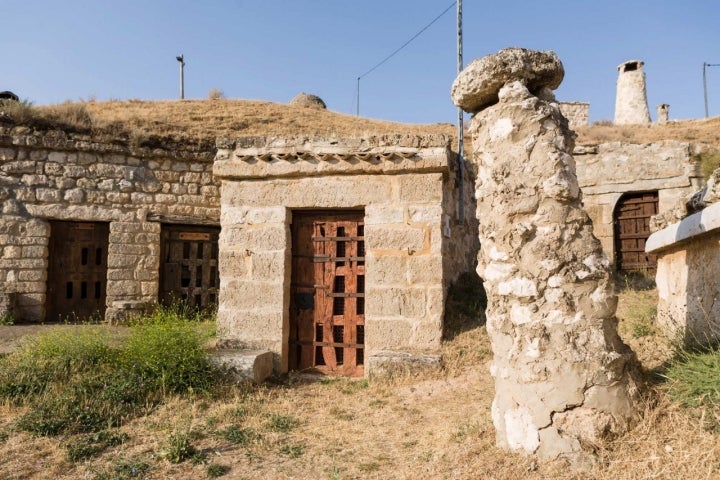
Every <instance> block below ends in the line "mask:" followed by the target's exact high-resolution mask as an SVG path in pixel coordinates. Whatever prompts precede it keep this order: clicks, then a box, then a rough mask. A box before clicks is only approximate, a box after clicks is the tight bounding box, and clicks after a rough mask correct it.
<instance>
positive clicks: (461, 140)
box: [457, 0, 465, 223]
mask: <svg viewBox="0 0 720 480" xmlns="http://www.w3.org/2000/svg"><path fill="white" fill-rule="evenodd" d="M457 55H458V58H457V73H458V75H459V74H460V72H462V69H463V41H462V0H457ZM463 130H464V128H463V111H462V108H460V107H458V163H457V166H458V221H459V222H461V223H462V222H464V221H465V201H464V199H463V196H464V194H465V191H464V190H465V188H464V183H463V167H464V164H465V161H464V160H463V155H464V150H465V149H464V145H463V143H464V132H463Z"/></svg>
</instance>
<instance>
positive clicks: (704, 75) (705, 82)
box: [703, 62, 708, 118]
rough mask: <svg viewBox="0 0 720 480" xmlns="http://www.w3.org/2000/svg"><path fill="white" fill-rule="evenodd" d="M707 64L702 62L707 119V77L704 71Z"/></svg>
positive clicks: (706, 114) (706, 115) (706, 116)
mask: <svg viewBox="0 0 720 480" xmlns="http://www.w3.org/2000/svg"><path fill="white" fill-rule="evenodd" d="M706 67H707V63H706V62H703V93H704V94H705V118H708V104H707V75H706V74H705V70H706Z"/></svg>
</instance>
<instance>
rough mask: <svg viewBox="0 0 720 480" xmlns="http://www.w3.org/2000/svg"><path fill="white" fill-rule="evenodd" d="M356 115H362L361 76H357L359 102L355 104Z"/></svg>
mask: <svg viewBox="0 0 720 480" xmlns="http://www.w3.org/2000/svg"><path fill="white" fill-rule="evenodd" d="M355 116H356V117H359V116H360V77H358V78H357V103H356V104H355Z"/></svg>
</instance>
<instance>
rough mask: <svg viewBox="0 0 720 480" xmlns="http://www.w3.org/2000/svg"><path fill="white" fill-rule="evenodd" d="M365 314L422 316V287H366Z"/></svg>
mask: <svg viewBox="0 0 720 480" xmlns="http://www.w3.org/2000/svg"><path fill="white" fill-rule="evenodd" d="M367 298H368V301H366V305H365V308H366V312H367V315H373V316H378V317H402V318H406V319H409V318H422V317H424V316H425V313H426V308H427V305H426V294H425V289H424V288H396V287H390V288H378V287H375V286H371V287H368V288H367Z"/></svg>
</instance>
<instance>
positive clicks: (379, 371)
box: [365, 351, 442, 378]
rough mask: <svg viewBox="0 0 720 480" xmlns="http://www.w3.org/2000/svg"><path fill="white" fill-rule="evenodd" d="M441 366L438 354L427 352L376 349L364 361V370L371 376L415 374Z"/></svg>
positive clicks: (386, 376)
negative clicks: (376, 350)
mask: <svg viewBox="0 0 720 480" xmlns="http://www.w3.org/2000/svg"><path fill="white" fill-rule="evenodd" d="M441 366H442V362H441V357H440V355H436V354H428V353H409V352H395V351H378V352H375V353H373V354H372V355H370V356H368V358H367V359H366V361H365V367H366V369H367V370H366V371H368V372H369V374H370V376H371V377H373V378H389V377H396V376H398V375H407V374H411V375H412V374H417V373H421V372H425V371H431V370H439V369H440V368H441Z"/></svg>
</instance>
